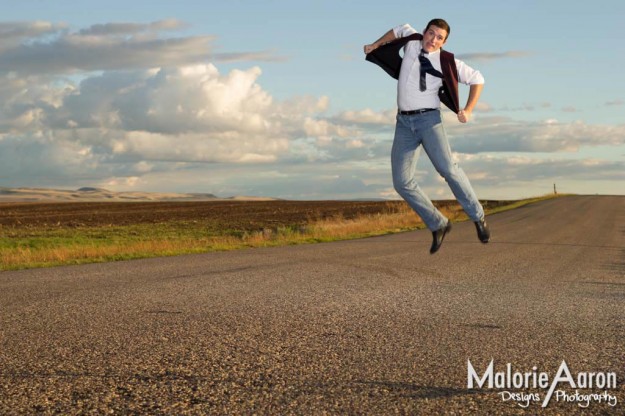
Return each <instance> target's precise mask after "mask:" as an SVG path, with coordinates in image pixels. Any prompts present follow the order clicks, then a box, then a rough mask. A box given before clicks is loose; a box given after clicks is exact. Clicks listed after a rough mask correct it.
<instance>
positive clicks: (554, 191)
mask: <svg viewBox="0 0 625 416" xmlns="http://www.w3.org/2000/svg"><path fill="white" fill-rule="evenodd" d="M553 194H554V195H558V191H557V189H556V184H555V183H554V184H553Z"/></svg>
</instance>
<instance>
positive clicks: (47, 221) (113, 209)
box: [0, 201, 510, 230]
mask: <svg viewBox="0 0 625 416" xmlns="http://www.w3.org/2000/svg"><path fill="white" fill-rule="evenodd" d="M509 202H510V201H508V202H505V203H509ZM483 203H484V205H485V207H486V205H487V206H488V207H489V208H490V207H494V206H498V205H501V204H503V203H504V202H499V201H485V202H483ZM436 204H437V205H438V206H444V205H456V202H455V201H439V202H437V203H436ZM405 209H407V206H406V204H405V203H404V202H402V201H203V202H64V203H0V226H1V227H5V228H40V227H43V228H46V227H63V228H65V227H98V226H111V225H113V226H116V225H117V226H124V225H133V224H159V223H169V222H194V221H197V222H211V223H213V224H215V225H216V224H223V226H225V227H227V228H230V229H241V230H255V229H258V228H263V227H278V226H293V225H303V224H306V223H309V222H311V221H314V220H320V219H326V218H336V217H338V218H345V219H351V218H354V217H357V216H359V215H363V214H364V215H366V214H377V213H390V212H398V211H402V210H405Z"/></svg>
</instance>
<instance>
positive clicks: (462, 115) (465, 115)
mask: <svg viewBox="0 0 625 416" xmlns="http://www.w3.org/2000/svg"><path fill="white" fill-rule="evenodd" d="M470 118H471V111H468V110H460V111H459V112H458V121H459V122H461V123H466V122H467V121H469V119H470Z"/></svg>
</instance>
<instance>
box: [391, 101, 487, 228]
mask: <svg viewBox="0 0 625 416" xmlns="http://www.w3.org/2000/svg"><path fill="white" fill-rule="evenodd" d="M420 145H423V149H425V152H426V153H427V155H428V157H429V158H430V160H431V161H432V165H434V168H435V169H436V171H437V172H438V173H439V174H440V175H441V176H442V177H443V178H445V181H446V182H447V184H448V185H449V188H451V191H452V192H453V194H454V196H455V197H456V199H457V200H458V202H459V203H460V205H461V206H462V208H463V209H464V211H465V212H466V213H467V215H468V216H469V218H471V219H472V220H473V221H480V220H482V219H483V218H484V209H483V208H482V205H481V204H480V202H479V201H478V199H477V197H476V196H475V192H474V191H473V188H472V187H471V183H470V182H469V179H468V178H467V175H465V173H464V172H463V171H462V169H461V168H460V167H459V166H458V164H457V163H454V161H453V159H452V155H451V148H450V147H449V142H448V141H447V135H446V134H445V129H444V127H443V123H442V121H441V112H440V110H435V111H429V112H426V113H422V114H414V115H408V116H407V115H401V114H398V115H397V124H396V126H395V138H394V140H393V150H392V151H391V167H392V171H393V186H394V187H395V190H396V191H397V193H398V194H399V195H400V196H401V197H402V198H404V200H405V201H406V202H407V203H408V205H410V207H411V208H412V209H413V210H414V211H415V212H416V213H417V214H418V215H419V216H420V217H421V219H422V220H423V222H424V223H425V225H426V226H427V227H428V228H429V229H430V230H432V231H436V230H438V229H440V228H442V227H444V226H445V225H446V224H447V218H445V216H444V215H443V214H441V212H440V211H439V210H438V209H436V207H435V206H434V205H433V204H432V201H431V200H430V198H428V197H427V195H426V194H425V193H424V192H423V191H422V190H421V188H420V187H419V184H418V183H417V180H416V178H415V176H416V172H417V159H418V158H419V150H420V149H419V146H420Z"/></svg>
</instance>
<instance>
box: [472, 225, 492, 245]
mask: <svg viewBox="0 0 625 416" xmlns="http://www.w3.org/2000/svg"><path fill="white" fill-rule="evenodd" d="M475 228H476V229H477V238H479V239H480V241H481V242H482V243H484V244H486V243H488V240H490V230H489V229H488V225H487V224H486V220H482V221H476V222H475Z"/></svg>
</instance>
